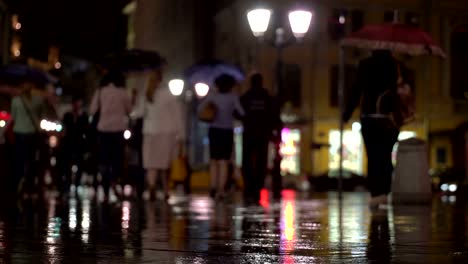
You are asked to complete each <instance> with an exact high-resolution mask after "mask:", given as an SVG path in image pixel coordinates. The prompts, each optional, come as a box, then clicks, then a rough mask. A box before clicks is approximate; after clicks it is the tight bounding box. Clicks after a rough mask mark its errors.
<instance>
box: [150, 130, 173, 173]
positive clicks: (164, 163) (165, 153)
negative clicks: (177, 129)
mask: <svg viewBox="0 0 468 264" xmlns="http://www.w3.org/2000/svg"><path fill="white" fill-rule="evenodd" d="M176 155H177V139H176V136H175V135H174V134H169V133H168V134H155V135H144V136H143V167H144V168H145V169H157V170H167V169H170V167H171V164H172V161H174V159H175V158H176Z"/></svg>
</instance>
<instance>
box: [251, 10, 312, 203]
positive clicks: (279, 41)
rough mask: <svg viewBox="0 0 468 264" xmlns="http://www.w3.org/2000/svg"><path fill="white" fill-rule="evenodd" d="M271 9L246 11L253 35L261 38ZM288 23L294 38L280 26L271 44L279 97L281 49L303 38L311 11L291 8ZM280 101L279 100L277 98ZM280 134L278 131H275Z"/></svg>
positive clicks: (276, 181)
mask: <svg viewBox="0 0 468 264" xmlns="http://www.w3.org/2000/svg"><path fill="white" fill-rule="evenodd" d="M271 13H272V12H271V11H270V10H268V9H254V10H251V11H249V12H247V20H248V22H249V26H250V29H251V31H252V33H253V35H254V36H255V37H256V38H258V39H261V40H263V36H264V35H265V32H266V31H267V29H268V25H269V23H270V18H271ZM288 17H289V25H290V27H291V31H292V33H293V35H294V37H295V39H286V38H285V30H284V28H282V27H278V28H276V29H275V31H274V33H275V35H274V39H273V46H274V47H275V48H276V52H277V55H276V70H275V76H276V77H275V79H276V85H275V94H276V96H277V97H279V95H280V93H281V91H282V84H283V79H282V76H283V59H282V53H283V49H284V48H286V47H287V46H289V45H292V44H294V43H295V41H300V40H302V39H303V38H304V36H305V34H306V33H307V32H308V31H309V28H310V24H311V21H312V12H310V11H307V10H293V11H291V12H289V15H288ZM278 99H279V98H277V101H278V102H281V100H278ZM277 133H279V134H280V135H281V132H280V131H277ZM280 144H281V140H278V142H275V153H276V155H275V158H274V165H273V171H272V177H273V195H274V197H275V198H280V196H281V188H282V183H281V182H282V179H281V159H282V158H281V153H280Z"/></svg>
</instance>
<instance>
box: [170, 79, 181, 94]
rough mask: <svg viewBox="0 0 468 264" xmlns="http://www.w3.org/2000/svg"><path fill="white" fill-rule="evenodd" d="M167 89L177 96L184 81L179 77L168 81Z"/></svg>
mask: <svg viewBox="0 0 468 264" xmlns="http://www.w3.org/2000/svg"><path fill="white" fill-rule="evenodd" d="M169 91H171V93H172V95H174V96H179V95H181V94H182V92H183V91H184V81H183V80H180V79H174V80H171V81H169Z"/></svg>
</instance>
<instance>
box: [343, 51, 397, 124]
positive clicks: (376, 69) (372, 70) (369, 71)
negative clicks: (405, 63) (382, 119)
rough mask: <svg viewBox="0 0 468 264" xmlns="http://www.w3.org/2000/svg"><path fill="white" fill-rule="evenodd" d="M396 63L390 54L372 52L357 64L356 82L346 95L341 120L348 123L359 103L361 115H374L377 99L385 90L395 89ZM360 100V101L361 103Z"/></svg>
mask: <svg viewBox="0 0 468 264" xmlns="http://www.w3.org/2000/svg"><path fill="white" fill-rule="evenodd" d="M397 65H398V62H397V61H396V60H395V59H394V58H393V56H392V55H391V53H390V52H385V51H374V52H373V55H372V56H371V57H370V58H367V59H364V60H362V61H361V62H360V63H359V67H358V71H357V77H356V82H355V84H354V86H353V88H352V90H351V91H350V94H349V95H348V100H347V104H346V108H345V111H344V113H343V120H344V121H346V122H347V121H349V119H350V118H351V116H352V114H353V112H354V110H355V109H356V107H357V106H358V105H359V103H360V102H361V115H369V114H375V113H376V112H377V111H376V105H377V100H378V98H379V97H380V96H381V95H382V94H383V93H384V92H386V91H387V90H392V89H393V90H396V89H397V78H398V67H397ZM361 98H362V101H361Z"/></svg>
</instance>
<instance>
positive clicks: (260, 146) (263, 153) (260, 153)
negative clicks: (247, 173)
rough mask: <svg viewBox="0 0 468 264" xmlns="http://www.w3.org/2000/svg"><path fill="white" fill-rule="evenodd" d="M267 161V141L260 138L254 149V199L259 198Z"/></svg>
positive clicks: (257, 199)
mask: <svg viewBox="0 0 468 264" xmlns="http://www.w3.org/2000/svg"><path fill="white" fill-rule="evenodd" d="M267 162H268V141H263V142H262V140H261V139H259V140H258V142H257V148H256V150H255V196H254V198H255V201H256V202H258V201H259V200H260V192H261V190H262V188H263V186H264V184H265V177H266V171H267Z"/></svg>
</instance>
